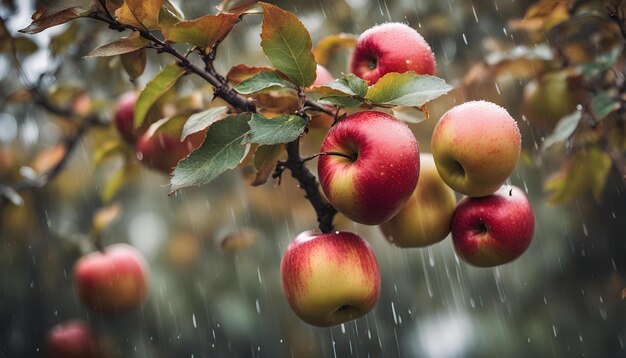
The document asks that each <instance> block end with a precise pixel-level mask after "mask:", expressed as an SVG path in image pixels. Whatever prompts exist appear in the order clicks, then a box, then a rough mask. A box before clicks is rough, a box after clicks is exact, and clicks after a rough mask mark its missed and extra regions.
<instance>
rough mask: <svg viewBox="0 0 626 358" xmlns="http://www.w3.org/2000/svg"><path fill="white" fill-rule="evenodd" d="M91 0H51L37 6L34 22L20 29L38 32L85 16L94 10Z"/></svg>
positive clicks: (31, 32)
mask: <svg viewBox="0 0 626 358" xmlns="http://www.w3.org/2000/svg"><path fill="white" fill-rule="evenodd" d="M92 6H93V4H92V1H90V0H50V1H46V2H44V3H43V4H41V5H39V7H37V10H36V11H35V13H34V14H33V16H32V20H33V22H32V23H31V24H30V25H29V26H28V27H26V28H24V29H21V30H19V32H22V33H25V34H36V33H38V32H41V31H43V30H45V29H47V28H50V27H53V26H57V25H61V24H64V23H66V22H68V21H71V20H74V19H77V18H80V17H85V16H87V15H89V14H91V12H92Z"/></svg>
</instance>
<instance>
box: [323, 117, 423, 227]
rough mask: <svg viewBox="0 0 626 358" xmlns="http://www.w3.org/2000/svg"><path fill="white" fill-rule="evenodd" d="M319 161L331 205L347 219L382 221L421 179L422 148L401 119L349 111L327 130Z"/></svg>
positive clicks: (362, 222)
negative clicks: (420, 156)
mask: <svg viewBox="0 0 626 358" xmlns="http://www.w3.org/2000/svg"><path fill="white" fill-rule="evenodd" d="M320 151H321V152H322V153H328V154H329V155H322V156H320V157H319V161H318V174H319V179H320V184H321V186H322V189H323V190H324V193H325V194H326V197H327V198H328V200H329V201H330V203H331V204H332V205H333V206H334V207H335V208H336V209H337V210H339V211H340V212H342V213H343V214H345V215H346V216H347V217H348V218H350V219H351V220H353V221H356V222H358V223H361V224H365V225H378V224H380V223H383V222H385V221H387V220H389V219H390V218H391V217H392V216H394V215H395V214H396V213H397V212H398V211H399V210H400V208H402V206H403V205H404V203H405V202H406V201H407V200H408V199H409V197H410V196H411V194H412V193H413V190H414V189H415V186H416V185H417V180H418V177H419V164H420V161H419V149H418V144H417V140H416V139H415V136H414V135H413V133H412V132H411V130H410V129H409V127H407V125H406V124H404V123H403V122H402V121H400V120H398V119H396V118H395V117H393V116H390V115H388V114H386V113H382V112H377V111H364V112H357V113H354V114H351V115H349V116H347V117H345V118H344V119H342V120H341V121H339V122H338V123H337V124H336V125H335V126H334V127H332V128H331V129H330V130H329V131H328V133H327V134H326V138H324V141H323V142H322V148H321V150H320Z"/></svg>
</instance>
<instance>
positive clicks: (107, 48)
mask: <svg viewBox="0 0 626 358" xmlns="http://www.w3.org/2000/svg"><path fill="white" fill-rule="evenodd" d="M148 44H150V41H148V40H146V39H144V38H143V37H141V35H139V33H138V32H136V31H135V32H133V33H132V34H130V36H128V37H124V38H121V39H119V40H116V41H113V42H111V43H109V44H106V45H103V46H100V47H98V48H97V49H95V50H93V51H91V52H90V53H89V54H87V55H86V56H85V57H107V56H116V55H121V54H124V53H129V52H134V51H137V50H140V49H142V48H145V47H146V46H147V45H148Z"/></svg>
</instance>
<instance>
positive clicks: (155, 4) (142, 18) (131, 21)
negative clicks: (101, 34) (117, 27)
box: [115, 0, 163, 30]
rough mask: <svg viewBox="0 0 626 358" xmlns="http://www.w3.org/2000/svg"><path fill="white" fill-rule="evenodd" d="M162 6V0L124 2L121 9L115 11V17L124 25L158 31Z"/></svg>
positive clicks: (129, 0) (127, 0)
mask: <svg viewBox="0 0 626 358" xmlns="http://www.w3.org/2000/svg"><path fill="white" fill-rule="evenodd" d="M162 5H163V0H145V1H144V0H124V4H123V5H122V7H120V8H119V9H117V10H116V11H115V16H116V17H117V20H118V21H119V22H121V23H122V24H125V25H131V26H134V27H137V28H146V29H148V30H158V28H159V27H158V22H159V12H160V11H161V6H162Z"/></svg>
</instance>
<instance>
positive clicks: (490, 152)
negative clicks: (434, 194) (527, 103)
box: [431, 101, 522, 197]
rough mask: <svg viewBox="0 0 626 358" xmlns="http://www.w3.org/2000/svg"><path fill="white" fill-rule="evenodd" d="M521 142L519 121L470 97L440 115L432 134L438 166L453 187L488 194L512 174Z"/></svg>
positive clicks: (479, 194)
mask: <svg viewBox="0 0 626 358" xmlns="http://www.w3.org/2000/svg"><path fill="white" fill-rule="evenodd" d="M521 145H522V137H521V135H520V131H519V128H518V127H517V123H516V122H515V120H514V119H513V118H512V117H511V115H510V114H509V113H508V112H507V111H506V109H504V108H502V107H500V106H498V105H497V104H494V103H491V102H486V101H470V102H465V103H463V104H460V105H458V106H455V107H453V108H452V109H450V110H449V111H447V112H446V113H444V115H443V116H442V117H441V119H439V122H437V125H436V126H435V129H434V130H433V136H432V142H431V146H432V151H433V157H434V158H435V164H436V165H437V170H438V171H439V174H440V175H441V178H442V179H443V181H445V182H446V184H448V186H450V187H451V188H452V189H454V190H456V191H458V192H459V193H461V194H465V195H467V196H472V197H479V196H485V195H489V194H491V193H493V192H495V191H496V190H498V188H500V186H502V184H503V183H504V181H505V180H506V179H507V178H508V177H509V175H511V172H513V169H514V168H515V165H516V164H517V161H518V160H519V156H520V150H521Z"/></svg>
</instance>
